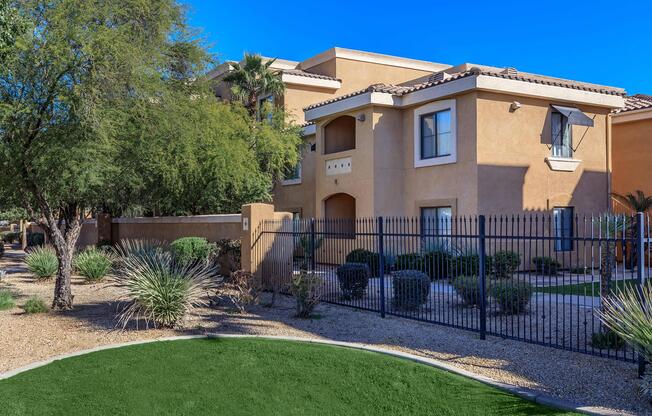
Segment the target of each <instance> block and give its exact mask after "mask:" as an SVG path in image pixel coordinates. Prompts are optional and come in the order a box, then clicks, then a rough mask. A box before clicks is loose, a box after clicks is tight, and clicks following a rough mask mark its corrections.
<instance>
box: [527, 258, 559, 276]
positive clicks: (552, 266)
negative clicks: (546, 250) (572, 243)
mask: <svg viewBox="0 0 652 416" xmlns="http://www.w3.org/2000/svg"><path fill="white" fill-rule="evenodd" d="M532 263H534V269H535V270H536V272H537V273H541V274H546V275H550V276H555V275H556V274H557V272H558V271H559V268H560V267H561V264H560V263H559V262H558V261H557V260H555V259H553V258H552V257H535V258H533V259H532Z"/></svg>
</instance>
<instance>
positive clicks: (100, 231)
mask: <svg viewBox="0 0 652 416" xmlns="http://www.w3.org/2000/svg"><path fill="white" fill-rule="evenodd" d="M112 219H113V218H112V217H111V214H108V213H105V212H102V213H99V214H97V223H96V224H97V243H106V242H108V243H111V244H113V239H112V238H111V220H112Z"/></svg>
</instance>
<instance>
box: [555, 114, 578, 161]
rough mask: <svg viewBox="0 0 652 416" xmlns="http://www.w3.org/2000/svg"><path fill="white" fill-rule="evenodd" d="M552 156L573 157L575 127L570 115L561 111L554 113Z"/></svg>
mask: <svg viewBox="0 0 652 416" xmlns="http://www.w3.org/2000/svg"><path fill="white" fill-rule="evenodd" d="M551 120H552V156H554V157H565V158H572V157H573V128H572V124H570V123H569V122H568V117H566V116H564V115H563V114H561V113H558V112H553V113H552V119H551Z"/></svg>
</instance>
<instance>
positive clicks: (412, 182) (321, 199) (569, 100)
mask: <svg viewBox="0 0 652 416" xmlns="http://www.w3.org/2000/svg"><path fill="white" fill-rule="evenodd" d="M274 67H275V68H277V69H278V70H280V71H281V72H282V77H283V81H284V82H285V84H286V86H287V90H286V93H285V95H284V97H275V98H274V99H275V100H277V101H276V102H277V103H280V104H282V105H284V107H285V109H286V111H287V112H288V113H289V114H290V115H291V117H293V118H294V120H295V121H296V122H298V123H305V124H304V134H305V137H306V141H307V143H309V144H310V146H307V147H306V151H305V152H304V154H303V159H302V162H301V167H300V169H297V170H296V172H294V175H293V176H290V177H288V178H287V179H286V180H284V181H282V182H280V183H278V184H277V185H276V186H275V188H274V204H275V206H276V208H277V210H284V211H291V212H294V213H296V215H297V216H302V217H311V216H314V217H327V218H328V217H336V218H360V217H375V216H381V215H382V216H423V215H428V216H435V217H438V218H439V217H441V218H446V217H448V216H451V215H469V214H479V213H482V214H503V213H505V214H512V213H521V212H524V211H537V212H538V211H544V212H556V213H557V212H559V213H562V212H563V213H564V214H570V213H572V212H578V213H599V212H603V211H606V210H608V209H609V207H610V206H611V202H610V192H611V164H612V161H611V157H610V147H611V123H610V113H611V112H612V111H613V110H616V109H619V108H621V107H623V106H624V95H625V91H624V90H622V89H619V88H613V87H607V86H601V85H595V84H588V83H583V82H577V81H571V80H563V79H558V78H552V77H547V76H542V75H536V74H531V73H525V72H521V71H518V70H517V69H515V68H497V67H490V66H484V65H476V64H470V63H464V64H461V65H455V66H452V65H447V64H440V63H433V62H425V61H418V60H413V59H407V58H400V57H394V56H387V55H380V54H375V53H368V52H360V51H354V50H348V49H341V48H333V49H329V50H327V51H325V52H323V53H321V54H319V55H316V56H314V57H311V58H309V59H307V60H305V61H302V62H291V61H284V60H277V61H276V62H275V63H274ZM227 70H228V63H227V64H225V66H223V67H221V69H220V68H218V69H217V70H216V72H215V77H216V78H219V77H220V76H221V74H222V73H224V72H225V71H227ZM221 88H222V91H219V90H218V92H217V93H218V95H220V94H224V95H225V96H226V95H227V94H228V88H227V86H224V85H223V86H222V87H221Z"/></svg>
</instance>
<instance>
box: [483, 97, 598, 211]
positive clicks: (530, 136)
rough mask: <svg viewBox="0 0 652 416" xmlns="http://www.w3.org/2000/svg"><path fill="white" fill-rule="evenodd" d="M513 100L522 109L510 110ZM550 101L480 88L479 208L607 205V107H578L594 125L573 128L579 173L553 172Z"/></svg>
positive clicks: (589, 207) (578, 208)
mask: <svg viewBox="0 0 652 416" xmlns="http://www.w3.org/2000/svg"><path fill="white" fill-rule="evenodd" d="M513 101H518V102H519V103H521V108H519V109H518V110H516V111H514V112H510V105H511V103H512V102H513ZM550 104H554V103H552V102H549V101H545V100H541V99H533V98H525V97H515V96H509V95H503V94H496V93H489V92H480V93H479V94H478V101H477V123H478V150H477V152H478V157H477V162H478V211H479V212H481V213H483V214H506V213H518V212H522V211H523V210H526V211H545V210H548V209H551V208H553V207H554V206H573V207H575V211H576V212H578V213H587V214H590V213H600V212H604V211H606V210H607V209H608V199H609V197H608V195H609V173H608V169H607V122H608V110H606V109H599V108H592V107H587V106H582V105H576V106H577V107H578V108H579V109H580V110H582V111H583V112H585V113H586V114H587V115H588V116H589V117H591V118H593V119H594V127H583V126H573V147H574V148H576V151H575V152H574V154H573V157H574V158H575V159H580V160H581V161H582V162H581V163H580V165H579V167H578V168H577V170H576V171H575V172H559V171H552V170H551V169H550V168H549V166H548V165H547V164H546V162H545V158H546V157H548V156H550V155H551V148H550V146H551V132H550V128H551V127H550V124H551V122H550V118H551V117H550V114H551V110H550Z"/></svg>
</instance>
